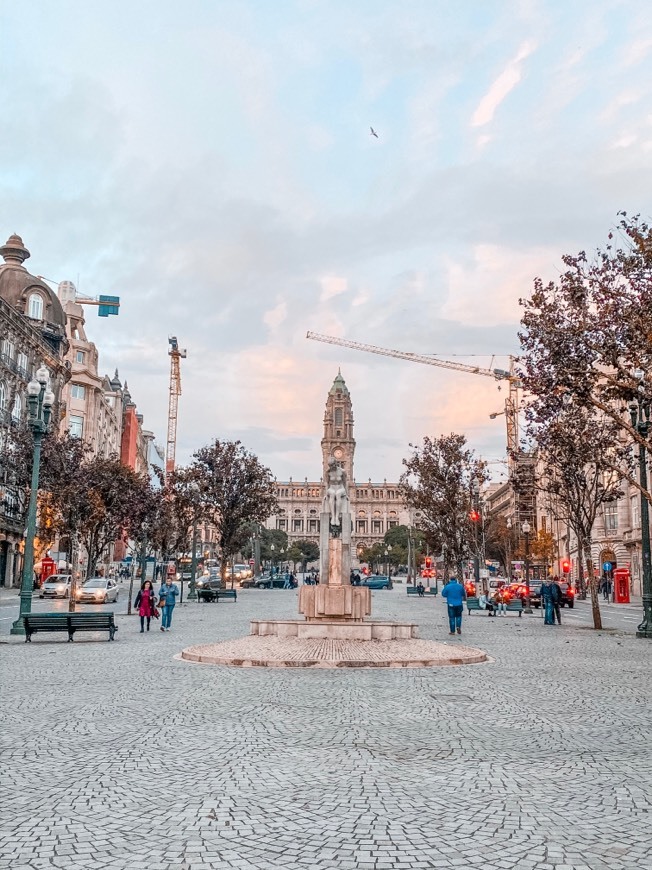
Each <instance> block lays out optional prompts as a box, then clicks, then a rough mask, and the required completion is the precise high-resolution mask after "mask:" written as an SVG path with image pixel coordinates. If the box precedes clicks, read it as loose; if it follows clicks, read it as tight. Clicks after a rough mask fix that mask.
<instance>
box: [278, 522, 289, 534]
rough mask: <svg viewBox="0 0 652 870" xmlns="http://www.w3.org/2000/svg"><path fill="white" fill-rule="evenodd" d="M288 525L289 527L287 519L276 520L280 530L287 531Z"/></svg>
mask: <svg viewBox="0 0 652 870" xmlns="http://www.w3.org/2000/svg"><path fill="white" fill-rule="evenodd" d="M287 527H288V521H287V520H276V528H277V529H278V530H279V531H280V532H284V531H286V529H287Z"/></svg>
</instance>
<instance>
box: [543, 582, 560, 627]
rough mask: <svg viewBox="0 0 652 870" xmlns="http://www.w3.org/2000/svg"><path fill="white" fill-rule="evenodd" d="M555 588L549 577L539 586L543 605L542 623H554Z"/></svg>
mask: <svg viewBox="0 0 652 870" xmlns="http://www.w3.org/2000/svg"><path fill="white" fill-rule="evenodd" d="M555 597H556V590H555V588H554V586H553V583H552V580H551V579H550V577H548V578H547V580H545V582H544V583H543V584H542V586H541V606H542V607H543V624H544V625H554V624H555Z"/></svg>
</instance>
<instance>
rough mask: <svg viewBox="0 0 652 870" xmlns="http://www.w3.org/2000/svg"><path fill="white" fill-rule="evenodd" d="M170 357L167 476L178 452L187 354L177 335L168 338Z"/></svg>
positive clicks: (172, 467) (166, 451)
mask: <svg viewBox="0 0 652 870" xmlns="http://www.w3.org/2000/svg"><path fill="white" fill-rule="evenodd" d="M168 344H169V345H170V347H169V349H168V356H169V357H170V397H169V402H168V440H167V446H166V450H165V475H166V477H167V475H168V474H170V472H171V471H174V465H175V457H176V452H177V417H178V414H179V396H180V395H181V365H180V362H179V361H180V360H182V359H185V358H186V356H187V353H186V351H185V350H182V349H181V348H180V347H179V342H178V341H177V337H176V335H172V336H170V337H169V338H168Z"/></svg>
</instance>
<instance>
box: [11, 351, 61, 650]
mask: <svg viewBox="0 0 652 870" xmlns="http://www.w3.org/2000/svg"><path fill="white" fill-rule="evenodd" d="M49 380H50V374H49V372H48V370H47V369H46V368H45V366H44V365H42V366H41V367H40V368H39V369H38V371H37V372H36V378H35V380H31V381H30V382H29V384H28V385H27V404H28V411H29V416H28V418H27V425H28V426H29V428H30V429H31V430H32V436H33V438H34V453H33V457H32V486H31V490H30V494H29V509H28V511H27V531H26V533H25V558H24V561H23V579H22V582H21V586H20V610H19V612H18V619H17V620H16V621H15V622H14V624H13V625H12V626H11V634H25V623H24V620H23V618H24V617H25V616H27V615H28V614H29V613H31V610H32V592H33V591H34V538H35V537H36V500H37V495H38V478H39V468H40V465H41V443H42V441H43V436H44V435H45V433H46V432H47V429H48V424H49V422H50V416H51V414H52V405H54V393H53V392H52V390H51V389H50V387H49Z"/></svg>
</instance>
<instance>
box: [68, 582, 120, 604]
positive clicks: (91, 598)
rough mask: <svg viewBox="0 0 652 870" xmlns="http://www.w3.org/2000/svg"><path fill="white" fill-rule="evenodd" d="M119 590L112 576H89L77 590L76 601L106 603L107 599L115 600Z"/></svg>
mask: <svg viewBox="0 0 652 870" xmlns="http://www.w3.org/2000/svg"><path fill="white" fill-rule="evenodd" d="M119 592H120V590H119V589H118V584H117V583H116V582H115V580H114V579H113V578H112V577H91V579H90V580H87V581H86V582H85V583H84V585H83V586H82V587H81V589H78V590H77V601H79V602H82V603H83V602H86V603H87V604H106V603H107V602H108V601H117V600H118V594H119Z"/></svg>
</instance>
